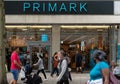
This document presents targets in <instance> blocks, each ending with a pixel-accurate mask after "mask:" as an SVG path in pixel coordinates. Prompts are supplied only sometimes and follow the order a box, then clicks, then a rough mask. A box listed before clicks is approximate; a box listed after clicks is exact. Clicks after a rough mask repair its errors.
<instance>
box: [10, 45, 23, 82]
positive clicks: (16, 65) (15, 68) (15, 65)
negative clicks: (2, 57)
mask: <svg viewBox="0 0 120 84" xmlns="http://www.w3.org/2000/svg"><path fill="white" fill-rule="evenodd" d="M18 53H19V48H18V47H15V48H14V51H13V52H12V54H11V73H12V75H13V79H12V80H11V81H10V84H17V80H18V75H19V71H20V69H21V68H22V63H21V61H20V59H19V57H18Z"/></svg>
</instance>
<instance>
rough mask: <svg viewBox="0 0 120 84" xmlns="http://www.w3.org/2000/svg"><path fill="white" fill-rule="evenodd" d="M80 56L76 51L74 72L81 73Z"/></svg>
mask: <svg viewBox="0 0 120 84" xmlns="http://www.w3.org/2000/svg"><path fill="white" fill-rule="evenodd" d="M81 66H82V55H81V53H80V51H76V70H77V72H78V71H79V70H80V72H82V67H81Z"/></svg>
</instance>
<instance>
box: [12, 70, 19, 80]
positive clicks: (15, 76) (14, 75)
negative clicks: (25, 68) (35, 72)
mask: <svg viewBox="0 0 120 84" xmlns="http://www.w3.org/2000/svg"><path fill="white" fill-rule="evenodd" d="M11 73H12V74H13V78H14V80H16V81H17V80H18V75H19V70H11Z"/></svg>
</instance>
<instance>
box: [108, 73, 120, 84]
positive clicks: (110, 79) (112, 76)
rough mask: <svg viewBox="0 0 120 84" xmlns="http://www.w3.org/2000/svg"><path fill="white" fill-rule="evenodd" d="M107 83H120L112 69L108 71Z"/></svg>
mask: <svg viewBox="0 0 120 84" xmlns="http://www.w3.org/2000/svg"><path fill="white" fill-rule="evenodd" d="M109 84H120V80H118V79H117V78H116V77H115V75H114V74H113V73H112V71H110V72H109Z"/></svg>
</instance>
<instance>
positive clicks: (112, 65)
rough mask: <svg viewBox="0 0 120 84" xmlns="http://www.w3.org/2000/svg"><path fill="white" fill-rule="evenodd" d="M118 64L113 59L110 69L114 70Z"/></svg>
mask: <svg viewBox="0 0 120 84" xmlns="http://www.w3.org/2000/svg"><path fill="white" fill-rule="evenodd" d="M116 66H117V65H116V63H115V61H114V60H112V62H111V63H110V70H111V71H112V72H113V70H114V69H115V67H116Z"/></svg>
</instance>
